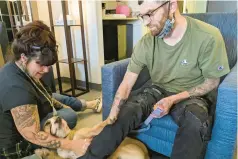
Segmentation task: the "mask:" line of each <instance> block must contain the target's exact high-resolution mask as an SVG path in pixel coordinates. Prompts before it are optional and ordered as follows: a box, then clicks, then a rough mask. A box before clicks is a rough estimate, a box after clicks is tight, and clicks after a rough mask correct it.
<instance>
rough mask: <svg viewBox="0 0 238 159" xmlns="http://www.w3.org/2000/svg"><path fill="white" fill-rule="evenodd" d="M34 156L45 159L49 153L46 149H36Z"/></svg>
mask: <svg viewBox="0 0 238 159" xmlns="http://www.w3.org/2000/svg"><path fill="white" fill-rule="evenodd" d="M35 154H36V155H37V156H38V157H39V158H41V159H47V157H48V156H49V154H50V151H49V150H48V149H46V148H41V149H36V150H35Z"/></svg>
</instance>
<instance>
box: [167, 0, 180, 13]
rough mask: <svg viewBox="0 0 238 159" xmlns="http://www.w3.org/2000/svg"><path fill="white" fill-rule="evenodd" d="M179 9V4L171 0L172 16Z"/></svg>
mask: <svg viewBox="0 0 238 159" xmlns="http://www.w3.org/2000/svg"><path fill="white" fill-rule="evenodd" d="M177 8H178V2H177V0H170V12H169V14H170V15H173V14H174V13H175V12H176V10H177Z"/></svg>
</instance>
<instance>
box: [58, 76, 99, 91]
mask: <svg viewBox="0 0 238 159" xmlns="http://www.w3.org/2000/svg"><path fill="white" fill-rule="evenodd" d="M61 81H62V82H64V83H70V78H69V77H61ZM76 83H77V85H78V86H82V87H85V86H86V82H85V81H81V80H76ZM55 84H58V79H55ZM89 88H90V89H95V90H97V91H101V90H102V85H101V84H96V83H91V82H89Z"/></svg>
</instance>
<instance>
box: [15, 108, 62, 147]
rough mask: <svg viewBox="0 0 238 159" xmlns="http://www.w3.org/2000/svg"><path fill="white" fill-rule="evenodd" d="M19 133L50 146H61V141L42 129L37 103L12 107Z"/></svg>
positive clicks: (31, 140) (30, 139) (36, 142)
mask: <svg viewBox="0 0 238 159" xmlns="http://www.w3.org/2000/svg"><path fill="white" fill-rule="evenodd" d="M11 113H12V116H13V119H14V122H15V125H16V127H17V129H18V131H19V133H20V134H21V135H22V136H23V137H24V138H25V139H27V140H28V141H30V142H32V143H34V144H37V145H40V146H44V147H48V148H60V146H61V142H60V141H59V140H57V139H56V138H54V137H52V136H51V135H49V134H48V133H45V132H43V131H40V119H39V114H38V109H37V106H36V105H31V104H28V105H23V106H18V107H15V108H13V109H11Z"/></svg>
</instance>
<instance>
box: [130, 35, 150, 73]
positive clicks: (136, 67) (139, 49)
mask: <svg viewBox="0 0 238 159" xmlns="http://www.w3.org/2000/svg"><path fill="white" fill-rule="evenodd" d="M144 39H145V37H143V38H142V39H141V40H140V41H139V42H138V43H137V44H136V46H135V47H134V49H133V53H132V55H131V60H130V62H129V65H128V67H127V70H128V71H130V72H133V73H136V74H139V73H140V71H141V70H142V69H143V68H144V67H145V66H146V52H147V50H146V47H145V46H146V45H145V43H144Z"/></svg>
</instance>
